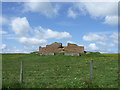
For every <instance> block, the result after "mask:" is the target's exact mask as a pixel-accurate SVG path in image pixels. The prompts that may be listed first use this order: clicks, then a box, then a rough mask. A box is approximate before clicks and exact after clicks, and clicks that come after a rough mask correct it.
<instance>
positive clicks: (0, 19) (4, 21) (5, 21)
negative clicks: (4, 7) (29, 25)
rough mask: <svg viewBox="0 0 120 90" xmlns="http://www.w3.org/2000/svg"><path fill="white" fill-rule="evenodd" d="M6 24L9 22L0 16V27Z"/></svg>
mask: <svg viewBox="0 0 120 90" xmlns="http://www.w3.org/2000/svg"><path fill="white" fill-rule="evenodd" d="M8 22H9V20H8V19H7V18H6V17H4V16H0V25H6V24H8Z"/></svg>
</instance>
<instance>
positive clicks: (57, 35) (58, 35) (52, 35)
mask: <svg viewBox="0 0 120 90" xmlns="http://www.w3.org/2000/svg"><path fill="white" fill-rule="evenodd" d="M34 31H35V33H36V35H37V37H40V38H43V39H64V38H71V37H72V36H71V35H70V33H68V32H57V31H54V30H51V29H44V28H42V27H38V28H36V29H35V30H34Z"/></svg>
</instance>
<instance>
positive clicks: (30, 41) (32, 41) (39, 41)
mask: <svg viewBox="0 0 120 90" xmlns="http://www.w3.org/2000/svg"><path fill="white" fill-rule="evenodd" d="M18 40H19V42H20V43H23V44H25V45H41V46H42V45H46V43H47V41H46V40H44V39H37V38H30V37H21V38H19V39H18Z"/></svg>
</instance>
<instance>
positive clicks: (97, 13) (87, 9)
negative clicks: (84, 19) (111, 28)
mask: <svg viewBox="0 0 120 90" xmlns="http://www.w3.org/2000/svg"><path fill="white" fill-rule="evenodd" d="M73 7H74V8H76V9H79V11H80V12H81V13H84V15H85V14H86V13H88V14H89V15H90V16H91V17H92V18H101V19H104V18H105V21H104V23H105V24H109V25H117V16H118V2H80V3H74V5H73ZM111 21H112V22H111Z"/></svg>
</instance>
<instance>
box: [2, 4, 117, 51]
mask: <svg viewBox="0 0 120 90" xmlns="http://www.w3.org/2000/svg"><path fill="white" fill-rule="evenodd" d="M1 5H2V15H0V23H1V26H2V27H1V29H0V36H1V37H2V40H1V42H0V52H2V53H30V52H33V51H38V50H39V46H42V47H45V46H46V45H48V44H51V43H54V42H60V43H63V45H64V46H66V45H67V43H75V44H77V45H80V46H81V45H82V46H84V47H85V51H92V52H101V53H117V52H118V3H117V2H2V4H1Z"/></svg>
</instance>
